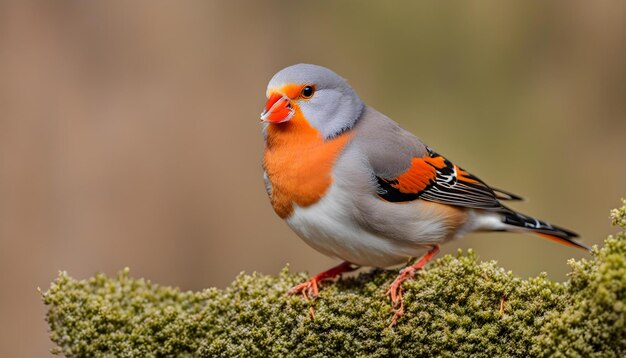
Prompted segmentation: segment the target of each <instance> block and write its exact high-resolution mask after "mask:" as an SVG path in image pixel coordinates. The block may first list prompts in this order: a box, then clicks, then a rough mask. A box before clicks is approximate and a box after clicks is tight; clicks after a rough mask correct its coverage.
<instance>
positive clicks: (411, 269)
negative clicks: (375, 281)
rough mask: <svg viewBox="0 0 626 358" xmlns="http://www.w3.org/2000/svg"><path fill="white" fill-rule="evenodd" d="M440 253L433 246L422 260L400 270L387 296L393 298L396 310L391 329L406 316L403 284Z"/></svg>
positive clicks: (437, 246) (392, 301) (392, 302)
mask: <svg viewBox="0 0 626 358" xmlns="http://www.w3.org/2000/svg"><path fill="white" fill-rule="evenodd" d="M438 252H439V245H435V246H433V247H432V248H431V249H430V250H429V251H428V252H427V253H426V254H425V255H424V256H422V258H421V259H420V260H419V261H417V262H416V263H415V264H413V265H411V266H407V267H405V268H403V269H402V270H400V274H399V275H398V277H396V279H395V280H394V281H393V282H392V283H391V287H389V291H387V295H389V296H391V304H392V306H393V308H394V315H393V318H392V320H391V325H390V327H393V326H395V325H396V323H397V322H398V319H399V318H400V317H402V315H403V314H404V303H403V302H402V283H403V282H404V281H405V280H406V279H408V278H411V277H413V275H414V274H415V271H417V270H419V269H421V268H422V267H424V265H426V263H427V262H428V261H430V260H431V259H432V258H433V257H434V256H435V255H437V253H438Z"/></svg>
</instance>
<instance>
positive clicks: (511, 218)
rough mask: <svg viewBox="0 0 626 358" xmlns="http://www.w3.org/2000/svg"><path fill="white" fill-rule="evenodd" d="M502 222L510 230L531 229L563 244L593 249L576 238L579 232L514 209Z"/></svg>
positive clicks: (505, 215) (506, 214) (507, 212)
mask: <svg viewBox="0 0 626 358" xmlns="http://www.w3.org/2000/svg"><path fill="white" fill-rule="evenodd" d="M502 222H503V223H505V224H506V225H507V226H508V227H507V230H510V231H518V230H519V231H530V232H532V233H534V234H536V235H538V236H541V237H543V238H545V239H550V240H553V241H556V242H559V243H561V244H565V245H569V246H573V247H577V248H580V249H584V250H591V249H590V248H589V247H587V246H585V245H584V244H582V243H580V242H578V241H577V240H575V239H576V238H577V237H578V234H576V233H575V232H572V231H570V230H567V229H563V228H561V227H558V226H554V225H552V224H550V223H547V222H545V221H541V220H538V219H535V218H533V217H530V216H526V215H524V214H520V213H518V212H515V211H513V210H507V211H506V212H505V213H504V216H503V218H502Z"/></svg>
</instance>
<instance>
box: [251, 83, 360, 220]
mask: <svg viewBox="0 0 626 358" xmlns="http://www.w3.org/2000/svg"><path fill="white" fill-rule="evenodd" d="M298 91H299V89H298ZM298 93H299V92H298ZM285 94H287V93H285ZM351 136H352V135H351V133H349V132H346V133H344V134H343V135H340V136H338V137H336V138H333V139H331V140H328V141H324V139H323V137H322V135H321V134H320V133H319V132H318V131H317V130H316V129H315V128H313V127H311V125H310V124H309V123H308V122H307V121H306V119H304V117H303V116H302V113H301V112H300V111H299V110H298V109H297V108H296V113H295V115H294V117H293V118H292V119H291V120H290V121H288V122H285V123H281V124H275V125H274V124H270V125H269V126H268V128H267V140H266V146H265V153H264V158H263V166H264V168H265V171H266V172H267V175H268V178H269V180H270V182H271V184H272V196H271V202H272V206H273V207H274V211H276V213H277V214H278V215H279V216H280V217H281V218H286V217H288V216H289V215H290V214H291V213H292V212H293V204H294V203H295V204H297V205H298V206H301V207H307V206H310V205H312V204H315V203H316V202H317V201H319V200H320V199H321V198H322V196H323V195H324V193H325V192H326V190H328V188H329V187H330V185H331V183H332V169H333V165H334V164H335V161H336V160H337V157H338V156H339V154H340V153H341V151H342V150H343V148H344V147H345V146H346V144H347V143H348V142H349V141H350V138H351Z"/></svg>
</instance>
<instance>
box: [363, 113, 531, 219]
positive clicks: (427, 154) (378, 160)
mask: <svg viewBox="0 0 626 358" xmlns="http://www.w3.org/2000/svg"><path fill="white" fill-rule="evenodd" d="M356 129H357V131H358V135H357V136H355V138H358V141H359V142H358V143H357V144H358V145H359V146H360V148H362V151H363V152H364V153H365V156H366V157H367V159H368V161H369V165H370V167H371V169H372V171H373V173H374V175H375V176H376V180H377V181H378V185H379V188H378V196H379V197H380V198H382V199H384V200H386V201H390V202H406V201H412V200H416V199H422V200H427V201H431V202H436V203H441V204H448V205H455V206H462V207H468V208H478V209H492V210H502V209H503V206H502V204H500V202H499V201H498V200H499V199H500V200H520V199H521V197H519V196H517V195H514V194H511V193H508V192H505V191H503V190H498V189H493V188H490V187H489V186H488V185H487V184H485V183H484V182H483V181H482V180H480V179H479V178H477V177H476V176H474V175H472V174H470V173H468V172H467V171H465V170H463V169H462V168H460V167H458V166H456V165H455V164H453V163H452V162H450V161H449V160H447V159H446V158H444V157H443V156H441V155H439V154H437V153H435V152H434V151H433V150H431V149H430V148H428V147H426V145H424V144H423V143H422V142H421V141H420V140H419V139H418V138H416V137H415V136H413V135H412V134H411V133H409V132H408V131H406V130H404V129H402V128H401V127H399V126H398V125H397V124H396V123H395V122H393V121H392V120H391V119H389V118H387V117H386V116H384V115H383V114H381V113H379V112H376V111H375V110H373V109H371V108H369V107H367V108H366V110H365V112H364V114H363V116H362V118H361V119H359V122H358V125H357V127H356Z"/></svg>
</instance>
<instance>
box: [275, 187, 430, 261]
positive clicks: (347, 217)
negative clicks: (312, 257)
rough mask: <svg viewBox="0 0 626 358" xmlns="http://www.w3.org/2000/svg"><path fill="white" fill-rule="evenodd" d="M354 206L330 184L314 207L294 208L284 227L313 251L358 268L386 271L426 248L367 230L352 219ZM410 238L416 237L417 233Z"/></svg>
mask: <svg viewBox="0 0 626 358" xmlns="http://www.w3.org/2000/svg"><path fill="white" fill-rule="evenodd" d="M372 199H373V200H378V199H375V198H372ZM356 205H357V204H356V202H355V201H354V199H353V197H351V196H350V193H348V192H347V191H346V190H345V189H342V188H341V187H340V186H338V185H336V184H333V185H332V186H331V187H330V189H329V191H328V192H327V195H325V196H324V198H323V199H322V200H320V201H319V202H317V203H316V204H314V205H311V206H308V207H299V206H296V207H295V210H294V211H293V213H292V215H290V216H289V218H287V223H288V224H289V226H290V227H291V229H292V230H294V231H295V232H296V234H298V236H300V237H301V238H302V239H303V240H304V241H305V242H306V243H307V244H308V245H310V246H311V247H313V248H314V249H316V250H317V251H319V252H321V253H323V254H325V255H327V256H331V257H336V258H339V259H341V260H345V261H349V262H351V263H353V264H357V265H360V266H374V267H388V266H392V265H397V264H401V263H405V262H406V261H407V259H408V258H410V257H415V256H419V255H421V254H422V253H423V252H425V251H426V250H427V249H428V248H429V247H430V245H429V243H420V242H417V241H415V240H409V239H407V240H397V239H392V238H389V237H385V236H383V235H381V234H377V233H375V232H373V231H371V230H368V229H367V228H366V227H365V225H363V223H361V222H359V220H357V217H356V216H355V213H356V212H357V211H358V208H357V207H356ZM391 205H397V204H391ZM414 234H415V237H419V236H420V234H421V233H419V232H417V233H414Z"/></svg>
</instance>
